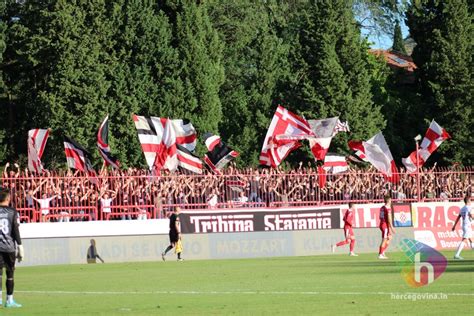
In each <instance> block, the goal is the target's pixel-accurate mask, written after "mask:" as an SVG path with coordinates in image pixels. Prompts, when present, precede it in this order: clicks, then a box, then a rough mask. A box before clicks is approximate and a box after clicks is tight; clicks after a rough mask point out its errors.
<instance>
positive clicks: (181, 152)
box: [176, 145, 202, 174]
mask: <svg viewBox="0 0 474 316" xmlns="http://www.w3.org/2000/svg"><path fill="white" fill-rule="evenodd" d="M176 148H177V155H178V166H179V167H180V168H183V169H185V170H189V171H191V172H193V173H197V174H202V161H201V159H199V158H198V157H197V156H195V155H194V154H193V153H192V152H191V151H189V150H187V149H186V148H185V147H183V146H181V145H176Z"/></svg>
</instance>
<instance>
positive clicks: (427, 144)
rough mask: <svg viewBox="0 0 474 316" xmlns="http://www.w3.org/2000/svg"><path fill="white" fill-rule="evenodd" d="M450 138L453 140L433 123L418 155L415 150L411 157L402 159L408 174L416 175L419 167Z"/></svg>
mask: <svg viewBox="0 0 474 316" xmlns="http://www.w3.org/2000/svg"><path fill="white" fill-rule="evenodd" d="M448 138H451V136H450V135H449V134H448V132H446V130H445V129H444V128H442V127H441V126H439V124H438V123H436V122H435V121H434V120H433V121H431V124H430V127H429V128H428V130H427V131H426V134H425V137H424V138H423V141H422V142H421V145H420V148H419V149H418V154H417V153H416V150H415V151H414V152H412V153H411V154H410V156H408V157H407V158H403V159H402V162H403V164H404V165H405V167H406V168H407V171H408V173H414V172H416V170H417V169H418V168H419V167H421V166H423V164H424V163H425V162H426V160H428V158H429V157H430V156H431V154H432V153H433V152H434V151H435V150H436V149H438V147H439V146H440V145H441V143H442V142H444V141H445V140H446V139H448ZM417 158H418V159H417Z"/></svg>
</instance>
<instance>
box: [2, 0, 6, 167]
mask: <svg viewBox="0 0 474 316" xmlns="http://www.w3.org/2000/svg"><path fill="white" fill-rule="evenodd" d="M4 19H5V2H4V1H2V2H0V64H1V63H2V61H3V53H4V52H5V49H6V28H7V24H6V23H5V21H4ZM5 92H6V91H5V84H4V82H3V71H2V70H1V69H0V100H5V96H6V94H5ZM0 102H1V101H0ZM6 117H7V111H6V103H4V102H1V103H0V125H1V126H7V124H6V120H5V118H6ZM5 136H6V130H5V129H3V128H2V129H0V162H1V161H3V160H4V159H5V158H6V153H7V144H6V140H5V138H6V137H5Z"/></svg>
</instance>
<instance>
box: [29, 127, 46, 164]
mask: <svg viewBox="0 0 474 316" xmlns="http://www.w3.org/2000/svg"><path fill="white" fill-rule="evenodd" d="M48 137H49V130H47V129H40V128H36V129H31V130H29V131H28V141H27V144H28V169H29V170H30V171H31V172H37V173H40V172H42V171H43V170H44V169H43V164H42V163H41V157H42V156H43V152H44V148H45V147H46V142H47V141H48Z"/></svg>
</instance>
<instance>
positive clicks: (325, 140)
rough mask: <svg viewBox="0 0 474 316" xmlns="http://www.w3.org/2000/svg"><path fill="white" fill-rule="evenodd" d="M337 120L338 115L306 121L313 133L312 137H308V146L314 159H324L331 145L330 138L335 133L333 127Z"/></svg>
mask: <svg viewBox="0 0 474 316" xmlns="http://www.w3.org/2000/svg"><path fill="white" fill-rule="evenodd" d="M338 121H339V118H338V117H332V118H327V119H322V120H309V121H308V122H309V125H310V126H311V130H312V131H313V134H314V135H315V137H314V138H309V146H310V147H311V152H312V153H313V155H314V158H315V159H316V160H324V157H325V156H326V153H327V152H328V150H329V146H330V145H331V140H332V138H333V136H334V135H335V134H336V133H337V132H336V131H335V128H336V124H337V122H338Z"/></svg>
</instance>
